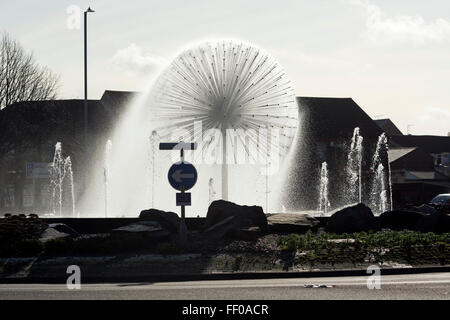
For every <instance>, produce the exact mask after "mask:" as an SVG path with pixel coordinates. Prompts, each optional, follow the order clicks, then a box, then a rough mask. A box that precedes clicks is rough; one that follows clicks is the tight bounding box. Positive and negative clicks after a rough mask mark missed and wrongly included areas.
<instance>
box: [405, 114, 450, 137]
mask: <svg viewBox="0 0 450 320" xmlns="http://www.w3.org/2000/svg"><path fill="white" fill-rule="evenodd" d="M416 119H417V122H413V123H414V124H417V127H418V128H428V130H424V131H428V132H429V131H430V127H431V128H432V131H433V132H434V133H435V134H440V135H447V134H448V133H449V132H450V109H442V108H437V107H428V108H426V109H425V110H424V111H423V113H422V114H421V115H419V116H418V117H417V118H416Z"/></svg>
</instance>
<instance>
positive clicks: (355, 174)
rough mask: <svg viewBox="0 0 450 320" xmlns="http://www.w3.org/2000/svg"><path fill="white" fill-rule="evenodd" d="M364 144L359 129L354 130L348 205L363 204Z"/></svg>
mask: <svg viewBox="0 0 450 320" xmlns="http://www.w3.org/2000/svg"><path fill="white" fill-rule="evenodd" d="M362 142H363V137H362V136H361V135H360V132H359V127H356V128H355V129H354V130H353V136H352V140H351V144H350V150H349V153H348V160H347V168H346V174H347V183H348V187H349V190H348V191H349V193H350V194H349V198H348V199H347V203H348V204H350V203H355V202H362V181H361V167H362V152H363V147H362Z"/></svg>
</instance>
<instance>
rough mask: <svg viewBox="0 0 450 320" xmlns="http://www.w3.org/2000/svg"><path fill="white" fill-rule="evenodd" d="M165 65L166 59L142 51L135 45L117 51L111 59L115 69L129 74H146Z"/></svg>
mask: <svg viewBox="0 0 450 320" xmlns="http://www.w3.org/2000/svg"><path fill="white" fill-rule="evenodd" d="M166 63H167V61H166V59H164V58H162V57H160V56H157V55H154V54H152V53H150V52H148V51H146V50H143V49H142V48H141V47H139V46H138V45H136V44H135V43H132V44H130V45H129V46H128V47H126V48H124V49H120V50H118V51H117V52H116V53H115V54H114V56H113V57H112V59H111V64H112V66H113V67H114V68H115V69H117V70H120V71H125V72H127V73H131V74H148V73H151V72H154V71H156V70H157V69H158V68H160V67H161V66H163V65H165V64H166Z"/></svg>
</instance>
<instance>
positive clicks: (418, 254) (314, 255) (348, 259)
mask: <svg viewBox="0 0 450 320" xmlns="http://www.w3.org/2000/svg"><path fill="white" fill-rule="evenodd" d="M338 239H339V240H340V241H336V240H338ZM278 246H279V248H280V250H281V251H284V252H292V251H295V252H297V254H296V257H295V263H297V264H310V265H314V264H331V265H334V264H335V263H353V264H356V263H364V262H370V263H383V262H387V261H395V262H398V263H405V262H406V263H411V264H415V265H419V264H442V265H444V264H448V263H449V262H450V233H443V234H435V233H420V232H413V231H381V232H358V233H352V234H339V235H338V234H333V233H321V234H313V233H312V232H307V233H306V234H304V235H298V234H290V235H288V236H284V237H282V238H280V239H279V240H278Z"/></svg>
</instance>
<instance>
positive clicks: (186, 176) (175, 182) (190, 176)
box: [159, 142, 197, 244]
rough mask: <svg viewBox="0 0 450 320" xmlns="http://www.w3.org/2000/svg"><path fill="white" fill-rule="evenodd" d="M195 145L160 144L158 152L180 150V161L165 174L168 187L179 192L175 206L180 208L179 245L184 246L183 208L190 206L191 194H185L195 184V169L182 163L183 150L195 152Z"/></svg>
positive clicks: (184, 224) (185, 230) (187, 163)
mask: <svg viewBox="0 0 450 320" xmlns="http://www.w3.org/2000/svg"><path fill="white" fill-rule="evenodd" d="M196 148H197V143H185V142H179V143H172V142H169V143H160V144H159V150H180V161H178V162H176V163H174V164H173V165H172V166H171V167H170V169H169V172H168V174H167V178H168V180H169V183H170V185H171V186H172V187H173V188H174V189H175V190H178V191H180V192H178V193H177V194H176V204H177V206H181V221H180V230H179V234H180V243H181V244H185V243H186V239H187V229H186V221H185V206H190V205H191V193H190V192H185V191H187V190H189V189H191V188H192V187H193V186H194V185H195V183H196V182H197V170H196V169H195V167H194V166H193V165H192V164H191V163H189V162H187V161H184V150H195V149H196Z"/></svg>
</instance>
